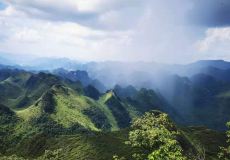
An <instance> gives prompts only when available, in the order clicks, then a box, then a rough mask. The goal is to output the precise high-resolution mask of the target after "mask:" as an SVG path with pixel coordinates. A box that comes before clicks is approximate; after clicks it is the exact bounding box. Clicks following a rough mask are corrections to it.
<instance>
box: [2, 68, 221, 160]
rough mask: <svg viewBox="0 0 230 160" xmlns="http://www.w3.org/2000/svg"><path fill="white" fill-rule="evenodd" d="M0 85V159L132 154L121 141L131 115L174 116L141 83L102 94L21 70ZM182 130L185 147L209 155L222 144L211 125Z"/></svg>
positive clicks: (125, 136)
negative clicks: (157, 112) (164, 113)
mask: <svg viewBox="0 0 230 160" xmlns="http://www.w3.org/2000/svg"><path fill="white" fill-rule="evenodd" d="M0 77H1V76H0ZM0 87H1V89H2V90H1V92H0V93H1V94H0V99H2V101H1V103H2V104H0V120H1V121H0V153H1V154H2V156H0V157H3V159H10V158H11V159H12V158H13V157H12V155H14V154H16V156H15V157H17V158H14V159H18V157H24V158H28V159H35V158H40V159H42V157H43V159H47V158H44V156H46V154H51V155H52V154H58V156H59V159H79V160H86V159H90V160H91V159H92V160H94V159H95V160H108V159H112V157H113V155H115V154H116V155H119V156H124V157H128V158H129V159H131V155H132V154H133V153H134V152H135V148H131V147H130V146H129V145H126V144H125V141H127V140H128V136H129V127H130V124H131V123H132V121H133V120H134V119H136V118H138V117H139V116H141V115H142V114H144V113H145V112H148V111H150V110H153V109H158V110H161V111H167V112H168V113H169V115H170V114H173V115H174V116H176V115H177V113H176V112H175V111H174V110H169V109H170V106H169V105H168V104H167V103H166V101H165V100H164V99H163V98H162V97H161V96H160V95H159V94H157V93H155V92H154V91H153V90H148V89H144V88H143V89H140V90H136V91H135V92H134V93H132V94H131V93H130V92H129V91H127V92H126V91H122V89H121V88H120V90H119V91H120V93H122V95H123V96H121V95H119V94H117V92H118V90H110V91H107V92H106V93H104V94H102V93H100V92H99V91H97V90H96V88H94V87H93V86H88V87H83V86H82V85H81V84H80V83H79V82H72V81H69V80H63V79H60V78H59V77H57V76H54V75H52V74H47V73H37V74H36V73H30V72H25V71H20V70H17V71H14V72H12V73H11V74H9V75H7V74H6V75H4V76H2V78H1V81H0ZM130 89H131V90H133V88H132V87H130V88H128V90H130ZM129 95H130V96H129ZM219 98H221V97H219ZM177 118H178V119H179V117H177ZM180 130H181V129H180ZM182 131H183V134H184V136H185V137H186V141H188V142H189V143H188V145H186V146H187V147H188V148H185V149H186V150H187V149H189V148H191V149H192V148H194V147H195V148H196V146H203V147H205V149H206V150H207V156H209V157H212V158H213V159H215V157H216V154H217V152H218V147H217V145H218V146H219V145H220V146H221V145H224V144H225V136H224V135H223V134H219V133H218V132H214V131H212V130H206V129H201V128H183V129H182ZM204 133H205V134H206V135H207V136H203V135H204ZM210 139H211V140H212V141H210ZM209 141H210V143H208V142H209ZM186 143H187V142H186ZM196 150H199V148H196ZM59 152H60V153H59ZM7 157H8V158H7ZM0 159H1V158H0Z"/></svg>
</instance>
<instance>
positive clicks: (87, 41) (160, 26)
mask: <svg viewBox="0 0 230 160" xmlns="http://www.w3.org/2000/svg"><path fill="white" fill-rule="evenodd" d="M218 2H219V1H218V0H212V2H208V1H207V0H204V1H202V3H198V0H195V1H193V2H191V1H189V0H175V1H171V0H165V1H163V2H162V1H159V0H141V1H140V0H109V1H108V0H90V1H86V0H65V1H63V0H34V1H30V0H20V1H18V0H3V2H2V3H1V2H0V51H1V52H9V53H14V54H30V55H36V56H41V57H44V56H48V57H49V56H56V57H68V58H74V59H78V60H84V61H85V60H86V61H91V60H96V61H102V60H121V61H139V60H143V61H161V62H170V63H183V62H189V61H193V60H198V59H204V58H206V57H209V58H210V56H211V57H213V58H216V57H218V54H221V56H220V57H224V58H225V59H230V56H228V55H229V54H228V50H229V47H228V44H229V42H230V41H229V37H228V36H227V37H228V38H226V37H224V35H225V33H228V32H229V28H228V25H229V24H228V23H229V22H228V21H229V17H228V15H230V14H228V12H227V11H228V10H227V9H228V8H230V3H229V2H228V1H226V0H222V1H221V3H218ZM207 4H208V5H207ZM223 4H224V5H223ZM205 5H207V6H205ZM219 5H220V6H219ZM221 6H222V8H221V9H218V7H221ZM222 9H223V10H222ZM225 10H226V11H225ZM194 11H195V12H194ZM192 13H193V14H192ZM194 13H196V14H194ZM224 13H226V15H225V14H224ZM213 25H215V27H216V28H213ZM222 26H225V28H221V27H222ZM217 35H218V36H217ZM220 39H221V40H220ZM210 46H212V47H210ZM213 46H214V47H213ZM215 52H221V53H218V54H217V53H215ZM209 53H210V54H209ZM0 54H1V53H0Z"/></svg>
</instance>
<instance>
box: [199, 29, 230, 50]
mask: <svg viewBox="0 0 230 160" xmlns="http://www.w3.org/2000/svg"><path fill="white" fill-rule="evenodd" d="M196 45H197V48H198V50H199V51H201V52H205V51H216V52H229V51H230V27H225V28H209V29H208V30H207V31H206V34H205V38H203V39H202V40H199V41H198V42H197V44H196Z"/></svg>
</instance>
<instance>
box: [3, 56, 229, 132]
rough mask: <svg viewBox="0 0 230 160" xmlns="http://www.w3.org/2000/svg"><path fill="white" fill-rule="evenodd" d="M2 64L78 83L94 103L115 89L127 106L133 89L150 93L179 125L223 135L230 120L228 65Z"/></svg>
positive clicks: (212, 62) (65, 61) (50, 60)
mask: <svg viewBox="0 0 230 160" xmlns="http://www.w3.org/2000/svg"><path fill="white" fill-rule="evenodd" d="M1 59H3V61H4V62H5V63H4V65H5V67H6V66H7V65H8V67H9V68H17V69H22V70H26V71H28V72H33V73H39V72H41V71H42V72H45V73H49V74H54V75H56V76H58V77H60V78H61V79H64V80H69V81H73V82H80V83H81V84H82V85H83V87H86V88H85V91H86V92H87V94H88V95H91V96H93V97H94V98H95V97H96V98H99V93H105V92H106V91H107V90H114V91H115V92H116V93H117V95H118V96H119V97H120V98H123V99H124V100H125V101H126V100H127V98H128V101H129V98H130V97H133V96H134V97H135V94H136V92H137V90H140V91H141V90H142V89H143V88H145V89H151V90H153V91H154V94H156V95H157V97H161V98H162V100H163V102H164V105H162V104H161V103H160V104H159V105H156V106H158V107H160V109H161V110H162V107H163V108H164V107H166V108H164V109H163V110H164V111H166V112H167V113H170V114H171V116H172V117H174V119H175V120H176V121H177V122H178V123H180V124H182V125H205V126H208V127H209V128H213V129H218V130H223V129H225V128H226V127H225V123H226V122H227V121H228V120H230V116H229V115H230V109H229V107H228V106H229V104H230V97H229V92H230V74H229V73H230V62H227V61H223V60H201V61H197V62H194V63H191V64H187V65H179V64H160V63H155V62H116V61H105V62H89V63H79V62H75V61H72V60H69V59H66V58H65V59H55V58H39V59H33V60H32V61H28V62H27V64H24V65H19V64H12V63H8V62H13V60H10V59H9V60H7V61H5V60H4V58H1ZM35 61H36V63H34V62H35ZM7 63H8V64H7ZM88 86H93V88H92V87H88ZM94 88H95V89H96V90H95V89H94ZM97 92H98V93H97ZM148 94H149V93H146V95H148ZM143 103H144V102H143ZM143 103H141V104H143ZM146 106H147V105H146ZM145 111H148V110H145ZM210 116H211V117H212V118H211V119H210V118H208V117H210Z"/></svg>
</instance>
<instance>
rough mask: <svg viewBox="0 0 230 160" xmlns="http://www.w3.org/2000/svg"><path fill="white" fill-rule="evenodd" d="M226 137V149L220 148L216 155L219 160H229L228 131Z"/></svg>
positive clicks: (229, 134) (229, 136) (229, 139)
mask: <svg viewBox="0 0 230 160" xmlns="http://www.w3.org/2000/svg"><path fill="white" fill-rule="evenodd" d="M227 127H228V128H230V122H228V123H227ZM226 135H227V143H228V146H227V147H220V152H219V154H218V157H219V159H221V160H229V159H230V130H229V131H227V132H226Z"/></svg>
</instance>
